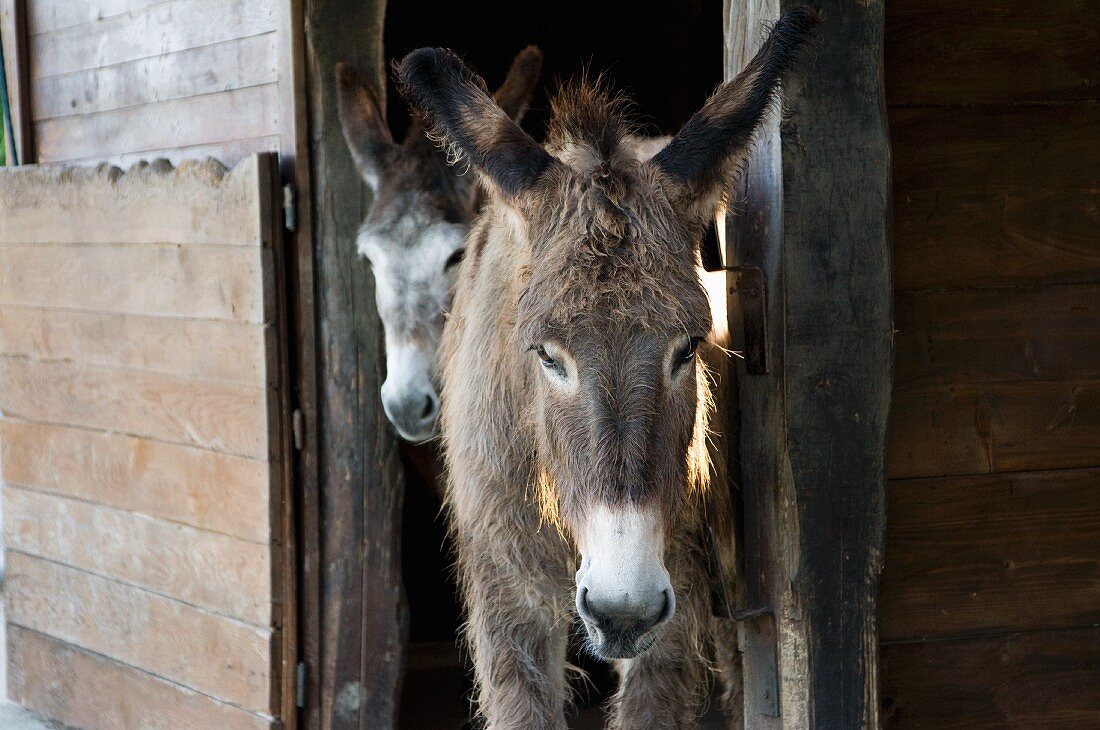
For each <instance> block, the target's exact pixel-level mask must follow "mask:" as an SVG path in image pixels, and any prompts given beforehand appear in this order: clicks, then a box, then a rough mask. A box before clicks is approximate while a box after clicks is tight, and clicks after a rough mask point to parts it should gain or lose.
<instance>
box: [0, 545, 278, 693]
mask: <svg viewBox="0 0 1100 730" xmlns="http://www.w3.org/2000/svg"><path fill="white" fill-rule="evenodd" d="M5 594H6V597H7V600H8V603H7V612H8V613H7V618H8V621H9V623H11V624H15V625H17V626H21V627H24V628H28V629H33V630H34V631H37V632H39V633H42V634H48V635H49V636H53V637H55V638H56V639H58V640H60V641H63V642H65V643H68V644H72V645H74V646H78V647H82V648H84V649H87V650H89V651H93V652H96V653H97V654H102V655H104V656H107V657H110V658H111V659H114V660H115V661H118V662H122V663H124V664H129V665H131V666H135V667H141V668H143V669H144V670H146V671H148V672H150V673H152V674H155V675H157V676H159V677H163V678H164V679H168V680H170V681H173V682H177V683H179V684H182V685H184V686H186V687H190V688H192V689H195V690H198V691H199V692H202V693H204V694H207V695H210V696H211V697H214V698H216V699H219V700H221V701H223V702H227V703H230V704H235V705H238V706H240V707H242V708H245V709H247V710H250V711H252V712H261V713H268V712H270V710H271V707H270V701H271V654H272V652H271V632H270V630H266V629H259V628H256V627H254V626H248V625H247V624H242V623H240V622H237V621H233V620H232V619H228V618H225V617H224V616H217V615H215V614H211V613H208V612H206V611H203V610H202V609H200V608H196V607H194V606H188V605H187V604H185V603H181V602H179V601H174V600H172V599H170V598H165V597H163V596H158V595H155V594H153V593H149V592H148V591H144V590H141V589H140V588H134V587H132V586H127V585H124V584H122V583H118V582H115V581H111V580H107V579H106V578H101V577H99V576H95V575H92V574H90V573H85V572H82V571H79V570H75V569H73V568H69V567H65V566H63V565H59V564H57V563H51V562H49V561H46V560H41V559H39V558H35V557H32V556H29V555H26V554H24V553H20V552H9V553H8V556H7V579H6V581H5Z"/></svg>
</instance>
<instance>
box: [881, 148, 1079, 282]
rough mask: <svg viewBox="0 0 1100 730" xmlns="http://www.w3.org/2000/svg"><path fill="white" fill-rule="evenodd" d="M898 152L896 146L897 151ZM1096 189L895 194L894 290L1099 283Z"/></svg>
mask: <svg viewBox="0 0 1100 730" xmlns="http://www.w3.org/2000/svg"><path fill="white" fill-rule="evenodd" d="M895 151H897V148H896V147H895ZM1098 229H1100V189H1098V188H1095V187H1094V188H1088V189H1085V188H1082V189H1069V190H1066V189H1059V190H1050V189H1044V188H1041V187H1038V188H1032V187H1028V186H1027V183H1026V180H1021V181H1020V184H1018V185H1012V186H1006V187H1004V188H1001V189H996V190H986V189H984V188H982V187H981V186H980V185H979V186H977V187H975V188H973V189H971V190H922V191H901V190H899V191H898V194H897V196H896V205H895V207H894V257H895V260H896V262H897V266H896V272H895V281H896V285H897V287H898V289H899V290H909V289H924V288H934V287H969V286H994V285H997V286H1000V285H1006V284H1043V283H1059V282H1093V281H1098V280H1100V246H1098V245H1097V243H1096V235H1095V232H1096V230H1098Z"/></svg>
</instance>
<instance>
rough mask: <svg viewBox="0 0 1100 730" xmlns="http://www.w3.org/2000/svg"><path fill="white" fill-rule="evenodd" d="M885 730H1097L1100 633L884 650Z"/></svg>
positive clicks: (1093, 630) (1019, 636) (1060, 633)
mask: <svg viewBox="0 0 1100 730" xmlns="http://www.w3.org/2000/svg"><path fill="white" fill-rule="evenodd" d="M882 666H883V688H882V696H883V701H884V709H883V726H884V727H886V728H888V729H889V730H909V729H910V728H913V729H916V728H936V730H962V729H964V728H965V729H966V730H977V729H978V728H988V729H989V730H1001V729H1002V728H1009V727H1019V728H1092V727H1100V682H1097V681H1096V677H1097V676H1098V675H1100V628H1098V627H1088V628H1080V629H1070V630H1063V631H1036V632H1028V633H1022V634H1009V635H1007V636H990V637H977V638H972V639H966V640H959V641H934V642H928V643H911V644H910V643H906V644H892V645H886V646H884V647H883V648H882Z"/></svg>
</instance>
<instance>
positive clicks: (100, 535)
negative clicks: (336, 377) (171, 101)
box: [0, 155, 289, 729]
mask: <svg viewBox="0 0 1100 730" xmlns="http://www.w3.org/2000/svg"><path fill="white" fill-rule="evenodd" d="M275 165H276V162H275V159H274V158H273V157H272V156H266V155H265V156H260V157H256V156H253V157H251V158H249V159H248V160H246V161H245V162H242V163H241V164H240V165H238V167H237V168H235V169H234V170H233V171H231V172H230V171H226V169H225V168H223V167H222V166H221V165H220V164H218V163H217V162H214V161H212V160H208V161H206V162H203V163H198V162H191V163H185V165H184V166H182V167H181V168H180V169H179V170H173V169H172V168H171V166H170V165H168V164H167V163H158V165H155V166H135V167H134V168H133V169H131V170H130V171H129V172H126V173H123V172H122V171H121V170H119V169H117V168H108V167H106V166H102V167H100V168H68V169H65V168H60V167H38V168H19V169H9V170H3V171H0V210H3V211H4V213H3V215H2V216H0V414H2V417H0V476H2V481H3V492H2V499H3V505H4V509H3V518H4V519H3V522H4V538H5V543H6V549H7V553H6V559H7V578H6V583H5V594H6V595H5V598H6V601H7V603H6V609H7V621H8V652H9V667H8V669H9V671H8V677H9V686H8V692H9V695H10V696H11V698H12V699H13V700H15V701H17V702H19V703H21V704H24V705H26V706H28V707H31V708H32V709H34V710H37V711H38V712H41V713H43V714H44V715H46V716H48V717H51V718H55V719H57V720H60V721H62V722H64V723H66V724H68V725H75V726H79V727H88V728H100V727H102V728H107V727H158V728H159V727H163V728H196V729H197V728H230V729H236V728H249V729H255V728H269V727H273V726H274V725H275V720H274V717H275V716H278V715H280V714H281V712H280V710H279V701H280V693H281V682H282V679H283V676H282V675H283V672H282V670H281V666H280V662H281V658H282V657H281V653H280V652H281V649H282V646H281V641H282V635H281V631H280V627H281V623H282V608H283V605H284V599H289V597H287V596H283V595H282V591H283V585H284V584H283V579H282V576H283V571H284V564H283V559H282V558H281V552H280V547H279V546H280V545H281V544H282V543H283V541H284V539H285V538H284V536H283V534H282V531H283V528H282V527H281V525H282V515H283V508H282V494H283V493H282V489H283V487H282V482H281V476H282V474H283V472H282V468H281V464H282V452H283V447H282V445H281V443H282V442H281V439H280V434H281V433H282V432H281V430H280V423H281V419H282V416H281V410H280V408H281V406H280V405H279V403H280V402H281V401H280V394H279V388H280V387H281V384H280V383H279V382H278V379H279V378H278V373H279V370H278V367H277V364H278V362H277V357H278V355H277V342H278V340H277V336H276V335H277V333H276V331H275V327H276V321H277V317H276V314H275V308H274V307H275V268H274V267H275V265H276V261H275V253H274V252H275V249H274V243H273V241H274V240H276V239H275V235H276V234H275V233H274V230H275V226H274V225H273V224H272V222H271V220H272V215H273V209H272V207H271V205H270V202H269V201H270V198H271V197H272V188H273V182H272V181H273V179H274V178H273V177H272V176H273V175H274V174H275V173H274V167H275Z"/></svg>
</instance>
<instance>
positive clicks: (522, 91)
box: [493, 46, 542, 124]
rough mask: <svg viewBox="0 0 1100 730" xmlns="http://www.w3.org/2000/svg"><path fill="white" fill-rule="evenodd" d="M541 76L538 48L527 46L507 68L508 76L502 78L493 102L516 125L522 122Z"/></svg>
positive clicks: (540, 59)
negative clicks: (502, 80) (502, 81)
mask: <svg viewBox="0 0 1100 730" xmlns="http://www.w3.org/2000/svg"><path fill="white" fill-rule="evenodd" d="M541 74H542V51H540V50H539V49H538V46H527V47H526V48H524V49H523V50H522V51H520V52H519V53H518V54H516V57H515V59H513V60H512V65H511V66H510V67H509V68H508V75H507V76H505V77H504V83H503V84H501V85H500V88H499V89H497V91H496V93H495V94H493V101H495V102H496V103H497V106H499V107H500V108H501V109H502V110H504V113H505V114H507V115H508V116H510V117H511V118H512V119H513V120H515V122H516V124H519V123H520V122H522V121H523V113H524V112H526V111H527V107H528V106H529V105H530V104H531V97H532V96H534V94H535V89H536V88H538V85H539V76H540V75H541Z"/></svg>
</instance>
